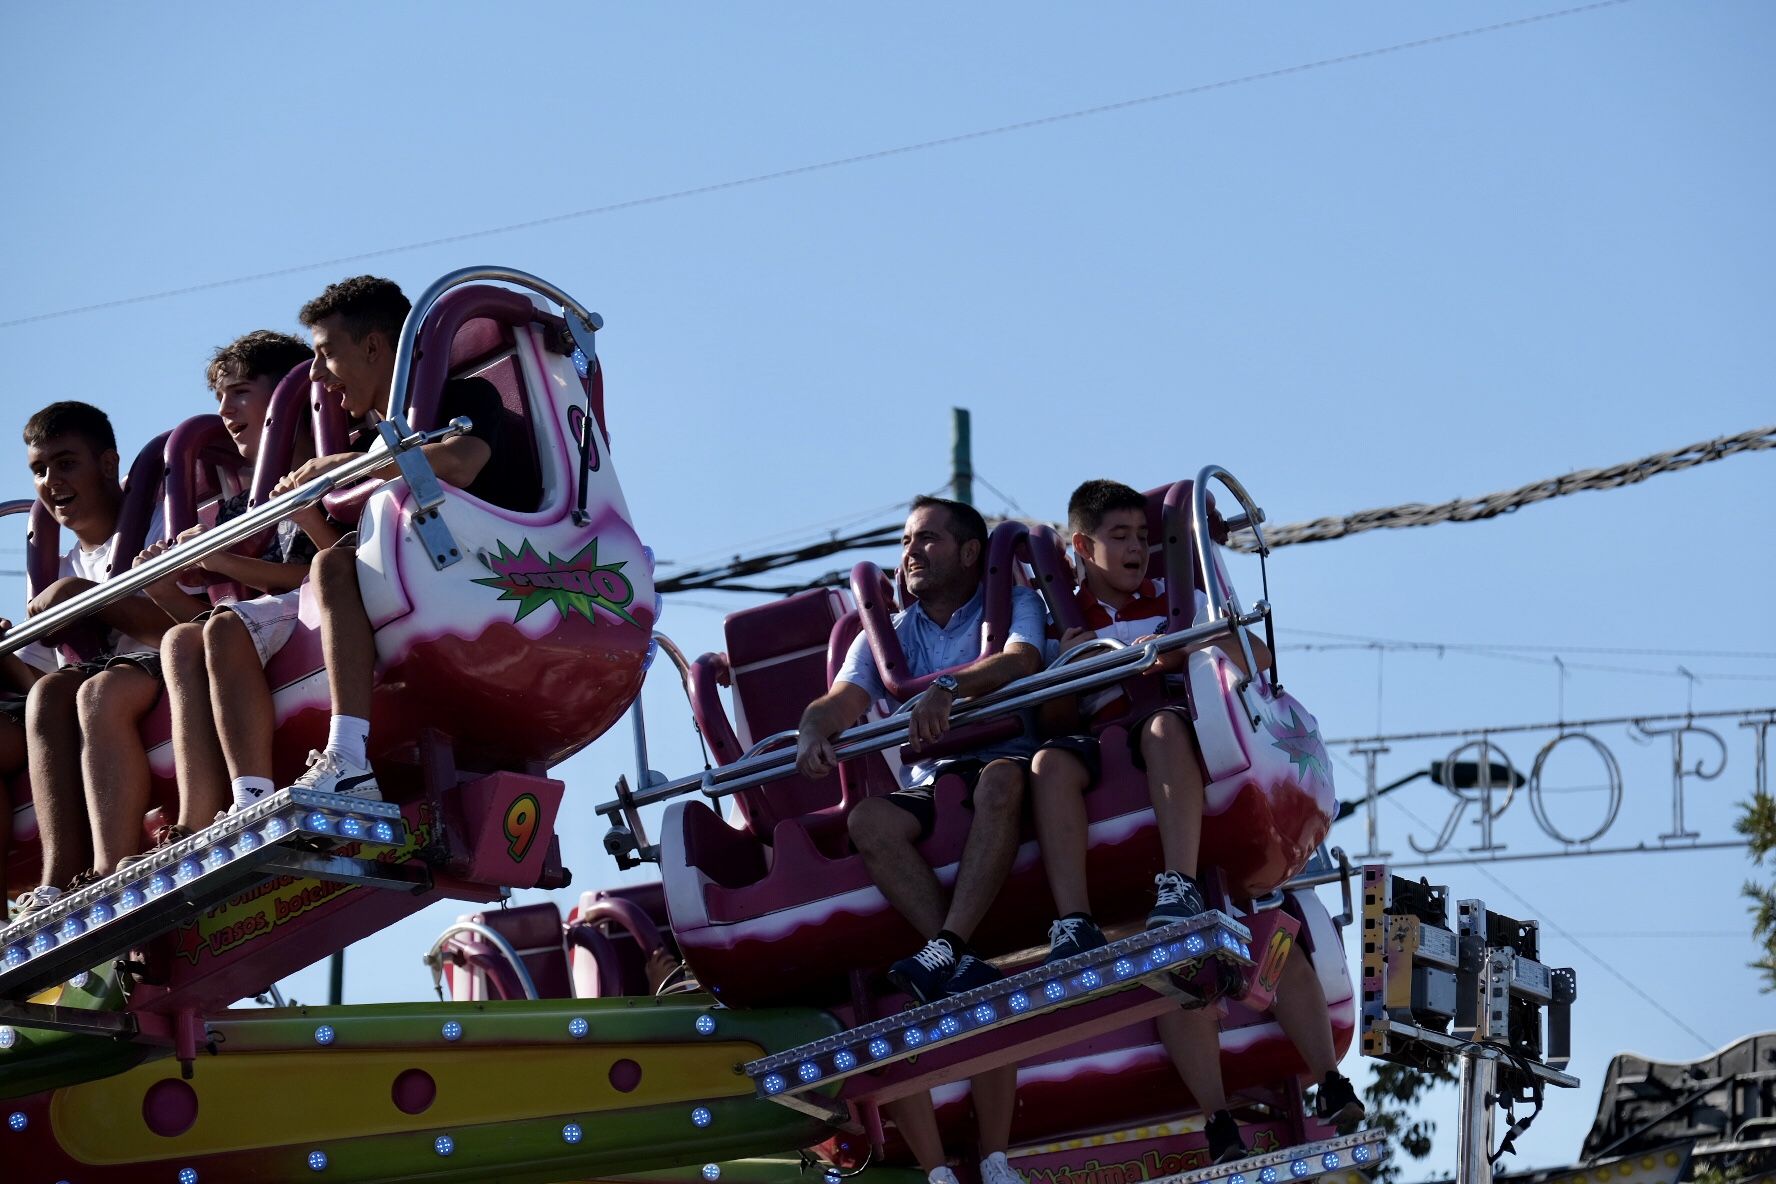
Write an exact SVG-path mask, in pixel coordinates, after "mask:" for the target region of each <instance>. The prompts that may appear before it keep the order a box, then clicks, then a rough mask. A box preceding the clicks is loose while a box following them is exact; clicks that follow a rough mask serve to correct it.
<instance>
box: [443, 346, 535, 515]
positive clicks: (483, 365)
mask: <svg viewBox="0 0 1776 1184" xmlns="http://www.w3.org/2000/svg"><path fill="white" fill-rule="evenodd" d="M450 377H452V378H484V379H486V380H487V381H488V382H490V383H492V384H493V387H494V389H495V390H497V391H498V392H499V397H500V405H501V407H503V408H504V410H505V418H506V422H505V424H504V431H505V432H508V433H516V435H517V437H518V438H520V439H522V440H524V441H525V445H524V447H522V448H516V449H513V450H512V462H513V463H514V464H519V465H521V466H522V468H523V478H524V484H523V487H524V488H526V489H535V490H537V491H538V499H539V500H538V503H534V504H531V505H528V506H512V507H509V508H510V509H514V510H519V511H524V512H529V511H533V510H535V509H537V505H538V504H540V500H541V495H542V488H543V476H542V467H541V466H540V465H539V464H538V462H537V439H536V429H535V425H534V424H533V423H532V422H531V413H530V400H529V399H528V398H527V397H526V396H525V392H524V373H523V368H522V366H521V365H520V364H519V360H518V352H517V338H516V335H515V334H514V333H513V332H512V326H511V325H509V324H506V323H504V322H502V321H496V320H494V319H493V318H491V317H476V318H474V319H473V320H471V321H468V322H467V323H465V324H464V325H463V326H462V328H460V329H458V330H457V331H456V336H455V337H454V338H452V339H451V342H450Z"/></svg>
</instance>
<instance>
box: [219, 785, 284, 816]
mask: <svg viewBox="0 0 1776 1184" xmlns="http://www.w3.org/2000/svg"><path fill="white" fill-rule="evenodd" d="M229 786H230V787H231V788H232V789H233V790H234V808H235V809H237V810H245V809H246V808H247V807H248V806H251V805H252V804H253V803H254V802H257V801H258V800H259V799H260V798H262V797H264V796H265V795H266V794H268V793H270V792H271V791H272V790H274V789H276V788H277V786H275V785H273V784H272V782H271V778H269V777H236V778H235V779H234V780H233V781H231V782H229Z"/></svg>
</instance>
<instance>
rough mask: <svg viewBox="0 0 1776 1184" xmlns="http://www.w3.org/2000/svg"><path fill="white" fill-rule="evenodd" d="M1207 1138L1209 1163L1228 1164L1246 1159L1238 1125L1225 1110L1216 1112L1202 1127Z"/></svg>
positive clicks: (1244, 1145)
mask: <svg viewBox="0 0 1776 1184" xmlns="http://www.w3.org/2000/svg"><path fill="white" fill-rule="evenodd" d="M1203 1133H1204V1134H1205V1135H1207V1136H1208V1137H1209V1162H1210V1163H1228V1162H1230V1161H1232V1160H1236V1159H1244V1158H1245V1157H1246V1154H1247V1152H1246V1142H1245V1140H1244V1139H1242V1138H1240V1128H1239V1123H1237V1122H1235V1121H1234V1120H1233V1115H1231V1114H1229V1113H1228V1112H1227V1111H1225V1110H1217V1111H1215V1113H1214V1114H1213V1115H1211V1116H1210V1118H1209V1121H1208V1123H1207V1124H1206V1125H1204V1127H1203Z"/></svg>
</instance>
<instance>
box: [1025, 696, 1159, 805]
mask: <svg viewBox="0 0 1776 1184" xmlns="http://www.w3.org/2000/svg"><path fill="white" fill-rule="evenodd" d="M1166 711H1169V712H1171V713H1172V714H1174V715H1176V716H1177V717H1178V718H1179V719H1181V720H1183V721H1184V722H1185V724H1186V725H1188V724H1189V723H1190V722H1191V721H1190V713H1189V712H1188V711H1187V710H1185V708H1183V707H1182V706H1179V705H1177V704H1167V705H1166V706H1164V707H1161V708H1158V709H1156V710H1154V711H1150V712H1148V713H1147V714H1146V715H1143V716H1142V717H1141V718H1140V719H1137V720H1132V721H1130V723H1129V725H1128V750H1129V761H1130V762H1131V763H1132V764H1133V765H1134V766H1135V768H1137V769H1139V770H1140V771H1141V772H1143V773H1145V772H1146V771H1147V758H1146V757H1144V756H1142V755H1141V732H1142V729H1143V728H1145V727H1146V725H1147V721H1148V720H1150V719H1152V718H1153V717H1154V716H1156V715H1159V714H1160V713H1161V712H1166ZM1044 748H1053V749H1055V750H1057V751H1059V752H1064V753H1066V754H1067V755H1068V756H1070V757H1072V758H1073V759H1074V760H1077V761H1078V762H1079V763H1080V764H1082V765H1084V766H1085V771H1086V773H1087V775H1088V776H1089V777H1090V780H1089V781H1088V782H1087V783H1086V786H1085V788H1086V791H1087V792H1088V793H1089V792H1090V791H1091V790H1093V789H1095V788H1097V784H1098V780H1099V779H1100V778H1101V777H1102V776H1103V775H1104V754H1103V749H1102V747H1101V746H1100V744H1099V743H1098V738H1097V737H1096V736H1093V735H1090V734H1089V733H1079V734H1076V735H1072V736H1054V737H1051V738H1050V739H1047V740H1044V741H1043V742H1042V743H1041V744H1040V745H1038V746H1037V749H1036V751H1037V752H1041V751H1042V750H1043V749H1044Z"/></svg>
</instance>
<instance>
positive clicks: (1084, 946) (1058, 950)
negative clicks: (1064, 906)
mask: <svg viewBox="0 0 1776 1184" xmlns="http://www.w3.org/2000/svg"><path fill="white" fill-rule="evenodd" d="M1108 944H1110V943H1109V942H1108V941H1107V940H1106V939H1105V937H1104V931H1103V930H1102V929H1099V928H1098V925H1097V922H1095V921H1093V920H1091V919H1090V918H1087V917H1062V918H1061V919H1060V920H1059V921H1056V922H1055V923H1054V924H1052V925H1050V926H1049V927H1048V957H1046V958H1044V959H1043V960H1042V964H1043V965H1044V966H1046V965H1048V964H1049V963H1050V962H1059V961H1060V960H1061V959H1062V958H1071V957H1072V956H1073V955H1074V954H1083V953H1085V952H1086V951H1087V950H1095V949H1097V948H1098V947H1099V946H1104V945H1108Z"/></svg>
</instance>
